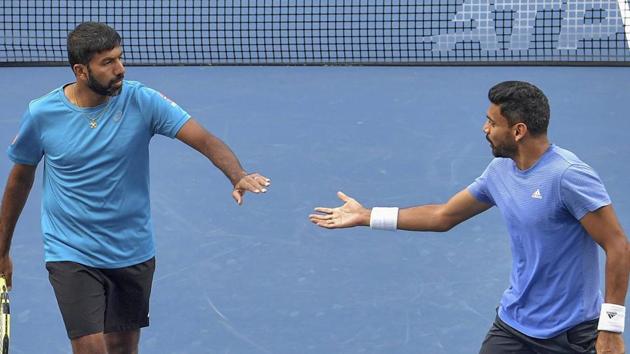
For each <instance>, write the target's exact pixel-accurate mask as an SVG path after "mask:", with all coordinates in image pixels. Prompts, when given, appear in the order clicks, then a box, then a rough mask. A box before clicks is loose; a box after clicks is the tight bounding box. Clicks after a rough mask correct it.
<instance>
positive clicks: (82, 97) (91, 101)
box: [66, 82, 109, 107]
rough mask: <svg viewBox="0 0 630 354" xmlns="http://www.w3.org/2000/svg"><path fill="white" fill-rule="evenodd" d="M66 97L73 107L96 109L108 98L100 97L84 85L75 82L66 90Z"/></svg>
mask: <svg viewBox="0 0 630 354" xmlns="http://www.w3.org/2000/svg"><path fill="white" fill-rule="evenodd" d="M67 90H68V92H67V95H66V96H67V97H68V98H69V99H70V102H72V103H73V104H74V105H76V106H79V107H96V106H98V105H101V104H103V103H104V102H106V101H107V100H108V99H109V97H108V96H102V95H99V94H97V93H96V92H94V91H92V89H90V88H89V87H87V86H86V85H82V84H80V83H78V82H75V83H74V84H72V85H69V86H68V88H67Z"/></svg>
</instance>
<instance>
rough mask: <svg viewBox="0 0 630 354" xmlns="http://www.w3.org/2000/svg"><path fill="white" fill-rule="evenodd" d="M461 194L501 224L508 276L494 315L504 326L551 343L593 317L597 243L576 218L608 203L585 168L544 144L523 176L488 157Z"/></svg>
mask: <svg viewBox="0 0 630 354" xmlns="http://www.w3.org/2000/svg"><path fill="white" fill-rule="evenodd" d="M468 190H469V191H470V192H471V193H472V195H473V196H474V197H475V198H476V199H477V200H479V201H481V202H484V203H488V204H491V205H496V206H497V207H498V208H499V210H500V212H501V214H502V215H503V218H504V219H505V222H506V223H507V228H508V231H509V234H510V240H511V250H512V273H511V276H510V286H509V288H507V290H505V292H504V293H503V297H502V298H501V303H500V306H499V310H498V315H499V317H500V318H501V319H502V320H503V321H504V322H506V323H507V324H509V325H510V326H512V327H513V328H515V329H517V330H518V331H520V332H522V333H525V334H527V335H529V336H531V337H535V338H551V337H553V336H556V335H558V334H559V333H562V332H564V331H566V330H567V329H569V328H571V327H573V326H575V325H577V324H579V323H581V322H584V321H588V320H593V319H595V318H597V317H598V316H599V308H600V306H601V302H602V296H601V292H600V289H599V286H600V283H599V262H598V251H597V244H596V243H595V241H594V240H593V239H592V238H591V237H590V236H589V235H588V233H587V232H586V230H585V229H584V228H583V227H582V225H581V224H580V221H579V220H580V219H582V217H584V215H586V213H588V212H592V211H595V210H597V209H599V208H601V207H603V206H605V205H608V204H610V198H609V196H608V193H607V192H606V189H605V188H604V185H603V184H602V182H601V181H600V179H599V177H598V176H597V174H596V173H595V171H593V169H592V168H591V167H590V166H588V165H586V164H585V163H584V162H582V161H580V159H578V157H577V156H575V155H574V154H573V153H571V152H570V151H567V150H564V149H561V148H559V147H557V146H555V145H551V146H550V147H549V149H548V150H547V151H546V152H545V153H544V155H543V156H542V157H541V158H540V159H539V160H538V161H537V162H536V164H535V165H534V166H532V167H530V168H529V169H527V170H524V171H521V170H519V169H518V168H517V167H516V164H515V163H514V161H513V160H511V159H508V158H496V159H494V160H493V161H492V162H491V163H490V164H489V165H488V167H487V168H486V170H485V171H484V173H483V174H482V175H481V176H480V177H479V178H477V179H476V180H475V182H473V183H472V184H471V185H470V186H469V187H468Z"/></svg>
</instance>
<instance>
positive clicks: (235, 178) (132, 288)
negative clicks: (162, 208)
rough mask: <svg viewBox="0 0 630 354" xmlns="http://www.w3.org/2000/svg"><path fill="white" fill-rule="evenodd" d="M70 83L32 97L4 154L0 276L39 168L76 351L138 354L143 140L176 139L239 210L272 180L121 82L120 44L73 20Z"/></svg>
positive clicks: (51, 255)
mask: <svg viewBox="0 0 630 354" xmlns="http://www.w3.org/2000/svg"><path fill="white" fill-rule="evenodd" d="M68 57H69V61H70V65H71V67H72V70H73V72H74V74H75V76H76V82H73V83H70V84H67V85H64V86H62V87H60V88H58V89H56V90H54V91H52V92H50V93H49V94H47V95H45V96H43V97H41V98H39V99H36V100H34V101H32V102H31V103H30V104H29V106H28V109H27V110H26V113H24V116H23V118H22V122H21V125H20V127H19V130H18V134H17V136H16V137H15V139H14V140H13V142H12V143H11V145H10V147H9V149H8V155H9V157H10V159H11V160H12V161H13V162H14V163H15V165H14V167H13V168H12V170H11V172H10V175H9V178H8V181H7V185H6V189H5V192H4V197H3V199H2V209H1V213H0V274H2V275H4V276H6V277H7V278H8V282H9V285H10V284H11V277H12V262H11V258H10V256H9V248H10V243H11V238H12V236H13V231H14V228H15V225H16V223H17V220H18V217H19V214H20V212H21V210H22V207H23V206H24V204H25V202H26V200H27V197H28V194H29V191H30V188H31V186H32V183H33V180H34V176H35V170H36V167H37V165H38V164H39V163H40V162H42V163H43V165H44V171H43V179H44V181H43V185H44V188H43V190H44V192H43V197H42V206H41V223H42V231H43V234H44V237H43V238H44V248H45V257H46V268H47V269H48V271H49V278H50V282H51V284H52V286H53V289H54V291H55V295H56V297H57V302H58V304H59V307H60V310H61V313H62V317H63V320H64V323H65V326H66V330H67V332H68V337H69V338H70V340H71V344H72V348H73V352H74V353H94V354H98V353H102V354H105V353H109V354H112V353H137V352H138V342H139V337H140V329H141V328H142V327H145V326H148V325H149V318H148V313H149V295H150V292H151V284H152V278H153V272H154V269H155V259H154V255H155V249H154V240H153V230H152V229H153V228H152V224H151V211H150V203H149V142H150V140H151V138H152V137H153V136H154V135H156V134H159V135H164V136H167V137H170V138H177V139H179V140H181V141H182V142H184V143H186V144H188V145H190V146H191V147H193V148H194V149H196V150H198V151H199V152H200V153H202V154H203V155H205V156H206V157H207V158H208V159H209V160H210V161H211V162H212V163H213V164H214V165H215V166H216V167H217V168H219V169H220V170H221V171H223V173H224V174H225V175H226V176H227V178H228V179H229V180H230V182H231V183H232V185H233V186H234V189H233V191H232V195H233V197H234V199H235V200H236V202H237V203H238V204H241V203H242V200H243V195H244V193H245V192H246V191H249V192H253V193H262V192H265V191H266V189H267V187H268V186H269V185H270V180H269V179H268V178H266V177H264V176H262V175H260V174H258V173H251V174H250V173H247V172H245V170H244V169H243V168H242V167H241V165H240V163H239V161H238V159H237V157H236V156H235V155H234V153H233V152H232V151H231V150H230V149H229V148H228V146H226V145H225V144H224V143H223V142H222V141H221V140H219V139H218V138H216V137H215V136H213V135H212V134H211V133H209V132H208V131H206V130H205V129H204V128H203V127H202V126H201V125H200V124H198V123H197V122H196V121H195V120H194V119H193V118H191V117H190V115H189V114H188V113H187V112H186V111H185V110H183V109H182V108H181V107H180V106H178V105H177V104H176V103H175V102H173V101H171V100H170V99H168V98H167V97H166V96H164V95H162V94H161V93H159V92H157V91H155V90H153V89H151V88H148V87H146V86H144V85H143V84H141V83H139V82H135V81H127V80H125V79H124V73H125V68H124V65H123V61H122V47H121V38H120V36H119V35H118V33H117V32H116V31H115V30H114V29H112V28H111V27H109V26H107V25H105V24H101V23H95V22H86V23H83V24H80V25H79V26H77V27H76V28H75V30H74V31H73V32H71V33H70V34H69V36H68Z"/></svg>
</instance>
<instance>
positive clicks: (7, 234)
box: [0, 165, 35, 256]
mask: <svg viewBox="0 0 630 354" xmlns="http://www.w3.org/2000/svg"><path fill="white" fill-rule="evenodd" d="M34 177H35V167H33V166H22V167H20V166H17V165H16V166H15V167H14V168H13V169H12V170H11V173H10V175H9V178H8V180H7V185H6V187H5V189H4V195H3V197H2V205H1V206H0V256H6V255H7V254H8V253H9V249H10V247H11V239H12V237H13V231H14V230H15V225H16V224H17V220H18V218H19V216H20V214H21V213H22V209H23V208H24V205H25V204H26V200H27V199H28V195H29V193H30V191H31V187H32V186H33V180H34Z"/></svg>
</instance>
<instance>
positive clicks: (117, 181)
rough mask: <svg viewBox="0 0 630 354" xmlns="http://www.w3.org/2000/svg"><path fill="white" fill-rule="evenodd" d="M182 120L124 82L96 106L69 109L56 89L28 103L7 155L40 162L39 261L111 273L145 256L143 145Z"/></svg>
mask: <svg viewBox="0 0 630 354" xmlns="http://www.w3.org/2000/svg"><path fill="white" fill-rule="evenodd" d="M94 118H95V119H96V127H94V128H92V127H91V126H90V124H91V120H92V119H94ZM189 118H190V115H189V114H188V113H186V112H185V111H184V110H183V109H181V108H180V107H179V106H178V105H177V104H175V103H174V102H172V101H171V100H169V99H168V98H166V97H165V96H163V95H162V94H160V93H159V92H157V91H155V90H153V89H150V88H148V87H146V86H144V85H142V84H141V83H139V82H135V81H126V80H125V81H124V82H123V88H122V91H121V93H120V95H118V96H114V97H111V98H110V99H109V101H108V102H107V103H104V104H102V105H100V106H98V107H93V108H80V107H77V106H75V105H73V104H72V103H70V101H68V99H67V98H66V96H65V95H64V93H63V87H60V88H58V89H56V90H54V91H52V92H50V93H49V94H47V95H45V96H43V97H41V98H39V99H36V100H34V101H32V102H31V103H30V104H29V107H28V110H27V111H26V113H25V114H24V116H23V118H22V122H21V125H20V129H19V132H18V135H17V136H16V138H15V139H14V141H13V143H12V144H11V146H9V149H8V154H9V157H10V159H11V160H12V161H13V162H15V163H19V164H26V165H37V164H38V163H39V161H40V160H41V159H42V157H43V158H44V172H43V177H44V181H43V183H44V193H43V196H42V208H41V220H42V221H41V222H42V231H43V238H44V250H45V257H46V261H73V262H78V263H81V264H85V265H88V266H92V267H98V268H119V267H126V266H130V265H133V264H137V263H140V262H143V261H145V260H147V259H149V258H151V257H153V255H154V254H155V249H154V241H153V228H152V224H151V210H150V204H149V141H150V140H151V137H153V135H154V134H161V135H165V136H168V137H171V138H174V137H175V136H176V134H177V132H178V131H179V129H180V128H181V127H182V126H183V125H184V123H185V122H186V121H187V120H188V119H189Z"/></svg>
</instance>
